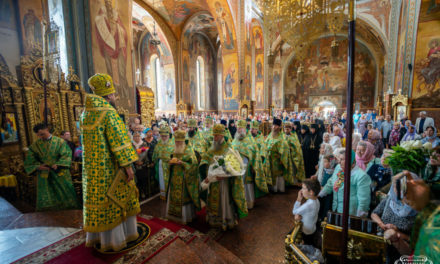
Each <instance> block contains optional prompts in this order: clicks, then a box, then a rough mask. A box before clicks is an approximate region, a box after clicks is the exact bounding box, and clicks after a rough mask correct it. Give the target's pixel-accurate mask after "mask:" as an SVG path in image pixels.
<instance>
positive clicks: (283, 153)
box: [262, 119, 293, 192]
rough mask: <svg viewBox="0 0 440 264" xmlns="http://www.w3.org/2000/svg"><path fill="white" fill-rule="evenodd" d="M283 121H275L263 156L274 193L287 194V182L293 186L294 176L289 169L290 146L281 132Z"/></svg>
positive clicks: (267, 176)
mask: <svg viewBox="0 0 440 264" xmlns="http://www.w3.org/2000/svg"><path fill="white" fill-rule="evenodd" d="M281 125H282V123H281V120H280V119H274V120H273V124H272V132H271V133H270V134H269V135H268V136H267V138H266V140H265V141H264V149H263V151H262V152H263V155H264V157H265V160H264V171H265V173H266V180H267V181H268V182H269V181H271V183H272V191H273V192H285V189H286V188H285V185H286V182H287V183H288V184H293V175H292V173H291V171H290V169H289V163H290V162H289V156H290V149H289V144H288V143H287V141H286V140H285V139H284V136H283V134H282V132H281Z"/></svg>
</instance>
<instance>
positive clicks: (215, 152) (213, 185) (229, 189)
mask: <svg viewBox="0 0 440 264" xmlns="http://www.w3.org/2000/svg"><path fill="white" fill-rule="evenodd" d="M212 134H213V143H212V146H211V148H210V149H209V150H208V151H206V152H205V153H204V154H203V156H202V160H201V162H200V166H199V171H200V175H201V178H202V180H203V181H204V183H205V184H209V185H208V187H207V188H208V189H207V190H208V194H207V197H206V211H207V219H208V223H209V224H210V225H211V226H213V227H221V228H222V229H223V230H226V229H228V228H233V227H234V226H236V225H238V219H239V218H243V217H246V216H247V214H248V209H247V204H246V198H245V194H244V185H243V179H242V178H241V177H227V178H218V180H217V181H215V182H210V181H209V179H208V177H207V176H208V169H209V166H210V165H212V164H213V163H214V156H225V155H226V154H227V153H228V151H229V148H230V144H229V143H228V142H227V141H226V140H225V127H224V126H223V125H221V124H216V125H215V126H214V128H213V129H212Z"/></svg>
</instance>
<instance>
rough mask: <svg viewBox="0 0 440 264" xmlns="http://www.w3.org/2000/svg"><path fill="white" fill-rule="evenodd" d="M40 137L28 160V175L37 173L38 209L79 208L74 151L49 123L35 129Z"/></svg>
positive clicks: (26, 161) (33, 145)
mask: <svg viewBox="0 0 440 264" xmlns="http://www.w3.org/2000/svg"><path fill="white" fill-rule="evenodd" d="M33 130H34V132H35V133H36V134H37V136H38V139H37V140H36V141H35V142H34V143H33V144H32V145H31V146H30V147H29V151H28V153H27V156H26V160H25V161H24V168H25V171H26V173H27V174H29V175H35V176H36V186H37V204H36V210H37V211H47V210H66V209H79V207H80V205H79V203H78V200H77V198H76V193H75V189H74V187H73V183H72V178H71V176H70V170H69V169H70V164H71V162H72V150H71V149H70V148H69V146H68V145H67V143H66V141H65V140H64V139H61V138H59V137H56V136H52V134H51V133H50V132H49V128H48V127H47V125H45V124H37V125H36V126H34V128H33Z"/></svg>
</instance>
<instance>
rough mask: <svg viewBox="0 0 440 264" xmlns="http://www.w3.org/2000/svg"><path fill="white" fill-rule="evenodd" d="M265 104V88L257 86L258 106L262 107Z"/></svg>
mask: <svg viewBox="0 0 440 264" xmlns="http://www.w3.org/2000/svg"><path fill="white" fill-rule="evenodd" d="M262 103H263V86H262V85H258V86H257V104H258V105H260V104H262Z"/></svg>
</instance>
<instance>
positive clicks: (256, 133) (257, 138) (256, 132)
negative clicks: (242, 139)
mask: <svg viewBox="0 0 440 264" xmlns="http://www.w3.org/2000/svg"><path fill="white" fill-rule="evenodd" d="M250 135H251V136H252V141H254V143H255V144H257V151H258V152H260V151H261V150H262V148H263V145H264V136H263V133H262V132H261V131H260V123H259V122H258V121H252V122H251V133H250Z"/></svg>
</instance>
